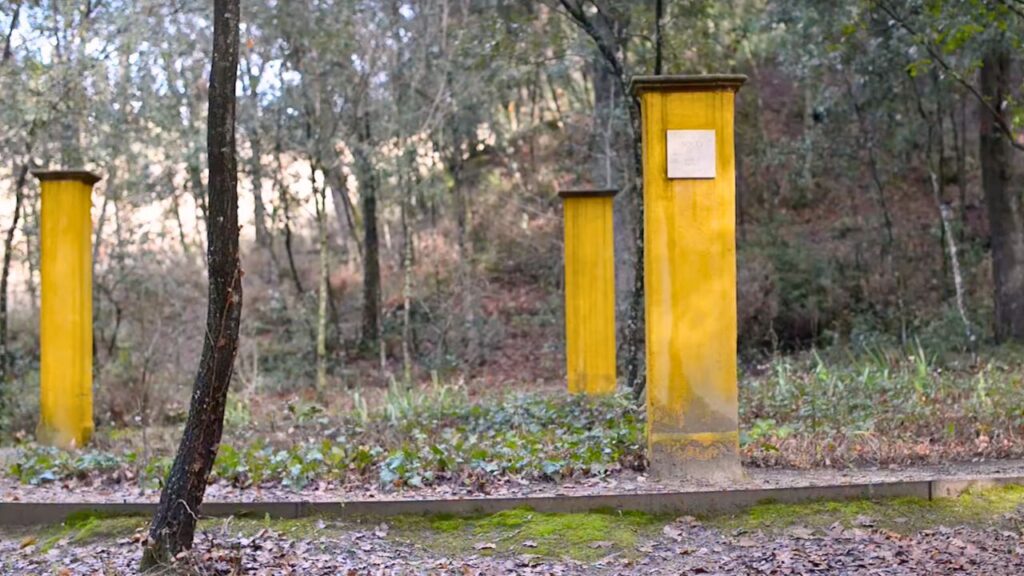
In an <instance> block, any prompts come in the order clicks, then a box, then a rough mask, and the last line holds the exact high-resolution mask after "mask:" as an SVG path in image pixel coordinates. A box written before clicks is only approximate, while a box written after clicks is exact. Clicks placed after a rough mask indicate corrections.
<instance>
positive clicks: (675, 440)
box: [647, 432, 743, 481]
mask: <svg viewBox="0 0 1024 576" xmlns="http://www.w3.org/2000/svg"><path fill="white" fill-rule="evenodd" d="M647 452H648V454H647V457H648V460H649V461H650V476H651V478H653V479H655V480H709V481H724V480H741V479H743V468H742V466H741V465H740V454H739V433H738V432H705V433H697V434H692V433H691V434H686V433H676V434H671V433H651V434H650V437H649V440H648V447H647Z"/></svg>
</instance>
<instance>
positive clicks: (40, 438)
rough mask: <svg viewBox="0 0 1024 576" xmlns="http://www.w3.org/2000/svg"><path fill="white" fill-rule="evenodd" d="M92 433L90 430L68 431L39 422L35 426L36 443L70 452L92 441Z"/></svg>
mask: <svg viewBox="0 0 1024 576" xmlns="http://www.w3.org/2000/svg"><path fill="white" fill-rule="evenodd" d="M92 433H93V429H92V428H83V429H82V430H76V431H68V430H60V429H58V428H55V427H54V426H50V425H47V424H44V423H42V422H40V423H39V424H38V425H37V426H36V442H38V443H40V444H42V445H44V446H56V447H57V448H63V449H65V450H70V449H72V448H81V447H83V446H85V445H86V444H87V443H88V442H89V440H91V439H92Z"/></svg>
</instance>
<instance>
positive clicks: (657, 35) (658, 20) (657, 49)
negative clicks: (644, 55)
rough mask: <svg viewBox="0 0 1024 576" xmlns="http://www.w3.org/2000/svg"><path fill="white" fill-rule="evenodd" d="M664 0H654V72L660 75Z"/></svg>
mask: <svg viewBox="0 0 1024 576" xmlns="http://www.w3.org/2000/svg"><path fill="white" fill-rule="evenodd" d="M664 20H665V0H654V74H655V75H657V76H661V75H662V74H663V73H664V72H663V71H662V66H663V60H664V58H663V57H662V55H663V53H664V51H665V46H664V44H665V37H664V34H663V33H662V27H663V26H664V25H665V23H664Z"/></svg>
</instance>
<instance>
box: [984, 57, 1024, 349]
mask: <svg viewBox="0 0 1024 576" xmlns="http://www.w3.org/2000/svg"><path fill="white" fill-rule="evenodd" d="M981 92H982V97H983V98H984V99H985V101H986V103H987V106H982V111H981V122H980V125H979V128H980V155H981V180H982V188H983V189H984V191H985V204H986V205H987V207H988V217H989V226H990V227H991V234H992V276H993V287H994V289H995V294H994V300H995V337H996V340H997V341H1000V342H1003V341H1007V340H1014V341H1018V342H1020V341H1024V206H1022V205H1021V195H1022V194H1021V190H1020V189H1019V188H1016V187H1014V186H1013V185H1012V184H1013V183H1011V174H1012V173H1013V168H1014V166H1013V163H1014V161H1015V160H1017V159H1016V158H1014V157H1013V155H1014V154H1015V152H1014V151H1013V149H1012V147H1011V143H1010V141H1009V136H1008V135H1007V134H1005V133H1004V132H1003V131H1002V130H1001V128H1000V125H1002V126H1010V125H1012V123H1011V122H1010V119H1009V118H1008V117H1006V116H1005V112H1004V110H1005V107H1004V105H1003V104H1004V103H1005V102H1006V100H1007V99H1008V98H1009V96H1010V53H1009V51H1007V50H1006V49H1005V48H1003V49H995V50H993V51H991V52H989V53H988V54H987V55H986V56H985V58H984V60H983V61H982V67H981ZM1018 154H1019V152H1018Z"/></svg>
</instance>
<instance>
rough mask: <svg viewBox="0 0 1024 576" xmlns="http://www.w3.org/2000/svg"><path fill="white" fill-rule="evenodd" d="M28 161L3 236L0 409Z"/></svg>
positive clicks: (18, 179)
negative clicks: (10, 295) (16, 242)
mask: <svg viewBox="0 0 1024 576" xmlns="http://www.w3.org/2000/svg"><path fill="white" fill-rule="evenodd" d="M28 168H29V161H28V160H26V161H25V163H24V164H22V166H21V169H20V170H18V175H17V177H16V179H15V182H14V215H13V216H12V217H11V227H10V228H8V229H7V235H6V236H5V237H4V263H3V272H2V273H0V409H2V408H3V406H4V402H5V396H6V395H5V394H4V388H5V387H6V385H7V379H8V376H9V372H10V370H9V368H10V364H11V363H10V351H9V350H8V341H7V309H8V305H7V282H8V280H9V279H10V274H11V250H12V249H13V248H14V234H15V232H16V231H17V229H18V219H19V218H20V216H21V203H22V200H23V199H24V194H23V193H22V191H23V190H24V189H25V182H26V180H27V179H28Z"/></svg>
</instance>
